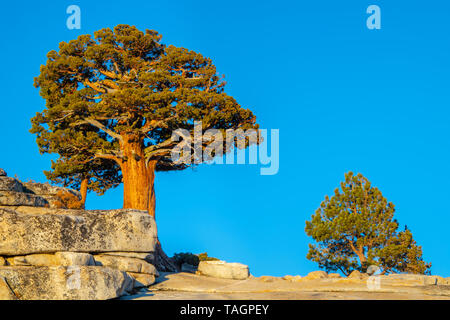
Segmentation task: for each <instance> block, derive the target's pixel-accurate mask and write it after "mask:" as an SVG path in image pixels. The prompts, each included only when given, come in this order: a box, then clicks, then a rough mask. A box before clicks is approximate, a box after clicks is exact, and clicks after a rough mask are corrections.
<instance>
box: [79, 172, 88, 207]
mask: <svg viewBox="0 0 450 320" xmlns="http://www.w3.org/2000/svg"><path fill="white" fill-rule="evenodd" d="M88 183H89V179H87V178H85V179H83V180H82V181H81V185H80V193H81V204H82V205H83V208H85V207H86V197H87V190H88Z"/></svg>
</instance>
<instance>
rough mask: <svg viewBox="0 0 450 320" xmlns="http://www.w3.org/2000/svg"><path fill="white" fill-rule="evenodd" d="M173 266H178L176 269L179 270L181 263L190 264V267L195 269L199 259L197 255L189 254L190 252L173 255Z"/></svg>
mask: <svg viewBox="0 0 450 320" xmlns="http://www.w3.org/2000/svg"><path fill="white" fill-rule="evenodd" d="M172 259H173V261H174V262H175V264H176V265H177V266H178V268H181V265H182V264H183V263H187V264H190V265H191V266H195V267H197V266H198V264H199V263H200V259H199V257H198V256H197V255H195V254H193V253H190V252H180V253H175V254H174V255H173V257H172Z"/></svg>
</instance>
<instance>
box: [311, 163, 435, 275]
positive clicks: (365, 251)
mask: <svg viewBox="0 0 450 320" xmlns="http://www.w3.org/2000/svg"><path fill="white" fill-rule="evenodd" d="M394 212H395V208H394V205H393V204H392V203H391V202H388V201H387V200H386V198H384V197H383V195H382V194H381V191H380V190H378V188H376V187H372V185H371V183H370V182H369V181H368V180H367V178H365V177H364V176H363V175H361V174H358V175H353V173H352V172H349V173H347V174H346V175H345V181H344V182H342V183H341V190H339V188H337V189H336V190H335V193H334V196H332V197H331V198H330V197H328V196H326V197H325V201H323V202H322V203H321V205H320V208H318V209H317V210H316V213H315V214H314V215H313V216H312V219H311V221H307V222H306V228H305V231H306V233H307V235H308V236H311V237H312V238H313V239H314V240H315V241H316V242H317V244H310V246H309V252H308V255H307V258H308V259H310V260H312V261H314V262H317V263H318V264H319V266H320V267H321V268H324V269H326V270H327V271H337V270H340V271H341V272H343V273H344V274H346V275H348V274H350V273H351V272H352V271H353V270H358V271H363V272H364V271H366V269H367V268H368V267H369V266H370V265H377V266H379V267H380V268H381V270H382V272H383V273H391V272H408V273H420V274H423V273H429V268H430V267H431V264H429V263H426V262H424V261H423V259H422V248H421V247H420V246H418V245H417V244H416V242H415V241H414V239H413V236H412V233H411V231H410V230H408V229H407V228H406V226H405V230H404V231H398V229H399V224H398V222H397V221H396V220H395V219H394Z"/></svg>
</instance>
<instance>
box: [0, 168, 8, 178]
mask: <svg viewBox="0 0 450 320" xmlns="http://www.w3.org/2000/svg"><path fill="white" fill-rule="evenodd" d="M7 175H8V174H7V173H6V171H5V170H3V169H2V168H0V177H6V176H7Z"/></svg>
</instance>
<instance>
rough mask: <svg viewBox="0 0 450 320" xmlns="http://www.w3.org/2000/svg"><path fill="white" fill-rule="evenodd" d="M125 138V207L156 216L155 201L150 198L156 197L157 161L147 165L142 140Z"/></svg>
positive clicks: (123, 168) (122, 166)
mask: <svg viewBox="0 0 450 320" xmlns="http://www.w3.org/2000/svg"><path fill="white" fill-rule="evenodd" d="M123 138H124V141H123V143H122V150H123V155H124V160H122V162H121V168H122V175H123V207H124V208H125V209H138V210H146V211H149V213H150V214H151V215H152V216H154V214H155V208H154V201H151V199H150V198H151V195H153V197H154V190H153V184H154V180H155V166H156V161H149V162H148V164H147V163H146V161H145V154H144V146H143V141H142V138H140V137H137V136H134V135H123Z"/></svg>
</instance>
